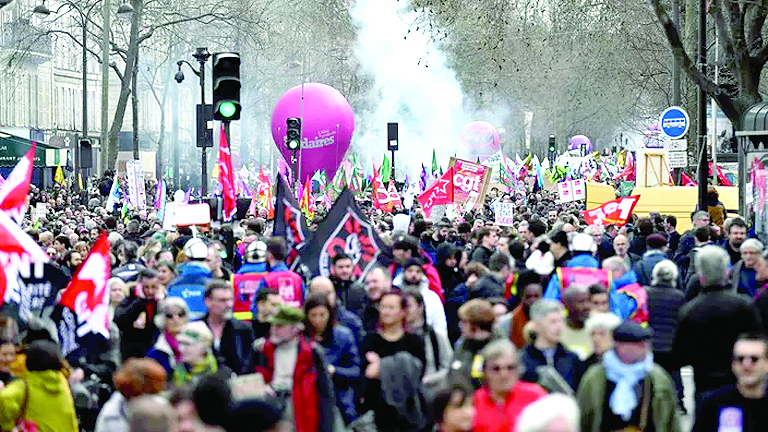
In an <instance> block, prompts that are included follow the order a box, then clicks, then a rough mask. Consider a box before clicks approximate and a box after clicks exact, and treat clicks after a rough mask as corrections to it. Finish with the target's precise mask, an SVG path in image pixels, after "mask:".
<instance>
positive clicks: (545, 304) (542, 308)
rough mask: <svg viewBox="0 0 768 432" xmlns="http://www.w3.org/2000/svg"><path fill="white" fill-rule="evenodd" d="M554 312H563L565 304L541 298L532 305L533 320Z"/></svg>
mask: <svg viewBox="0 0 768 432" xmlns="http://www.w3.org/2000/svg"><path fill="white" fill-rule="evenodd" d="M552 312H559V313H562V312H563V304H562V303H560V302H559V301H555V300H549V299H541V300H539V301H537V302H536V303H534V304H533V306H531V313H530V315H531V321H539V320H541V319H544V317H546V316H547V315H549V314H551V313H552Z"/></svg>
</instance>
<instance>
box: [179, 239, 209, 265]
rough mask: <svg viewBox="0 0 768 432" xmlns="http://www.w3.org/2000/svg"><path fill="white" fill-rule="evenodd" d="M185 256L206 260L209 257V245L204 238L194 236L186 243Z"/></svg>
mask: <svg viewBox="0 0 768 432" xmlns="http://www.w3.org/2000/svg"><path fill="white" fill-rule="evenodd" d="M183 252H184V256H185V257H187V258H189V259H191V260H204V259H206V258H208V246H207V245H206V244H205V242H204V241H203V240H202V239H199V238H193V239H189V240H187V242H186V243H184V249H183Z"/></svg>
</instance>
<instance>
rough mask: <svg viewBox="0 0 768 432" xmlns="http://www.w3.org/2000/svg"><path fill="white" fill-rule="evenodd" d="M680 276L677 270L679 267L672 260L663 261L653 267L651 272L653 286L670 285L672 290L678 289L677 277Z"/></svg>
mask: <svg viewBox="0 0 768 432" xmlns="http://www.w3.org/2000/svg"><path fill="white" fill-rule="evenodd" d="M679 275H680V271H679V270H678V269H677V265H676V264H675V263H674V262H672V261H671V260H668V259H665V260H661V261H659V262H658V263H656V265H655V266H653V270H652V271H651V285H659V284H661V283H665V284H669V285H670V286H671V287H672V288H675V287H677V277H678V276H679Z"/></svg>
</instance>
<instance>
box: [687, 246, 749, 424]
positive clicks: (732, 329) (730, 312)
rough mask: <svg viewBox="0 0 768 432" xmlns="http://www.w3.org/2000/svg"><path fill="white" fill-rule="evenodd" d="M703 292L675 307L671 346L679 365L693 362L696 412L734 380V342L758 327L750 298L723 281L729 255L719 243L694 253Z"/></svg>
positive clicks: (725, 276) (726, 273) (726, 272)
mask: <svg viewBox="0 0 768 432" xmlns="http://www.w3.org/2000/svg"><path fill="white" fill-rule="evenodd" d="M695 260H696V269H697V271H698V279H699V280H700V281H701V285H702V294H700V295H699V296H697V297H696V298H694V299H693V300H691V301H689V302H688V303H686V304H685V305H684V306H683V307H682V308H681V309H680V324H679V326H678V330H677V334H676V336H675V340H674V343H673V346H672V355H673V356H674V357H675V359H676V360H677V362H678V366H686V365H691V366H693V370H694V374H693V378H694V382H695V384H696V394H695V398H696V405H697V411H698V409H699V407H700V406H701V405H700V404H701V402H702V400H703V399H704V397H705V396H706V393H707V392H708V391H711V390H714V389H716V388H718V387H722V386H724V385H728V384H733V383H735V382H736V378H735V377H734V375H733V372H732V371H731V356H732V348H733V344H734V343H735V342H736V338H737V337H738V335H739V334H741V333H746V332H755V331H762V325H761V323H760V318H759V317H758V315H757V312H756V311H755V306H754V304H753V303H752V301H751V300H750V299H749V297H747V296H744V295H741V294H736V293H733V292H731V290H730V289H729V288H728V287H727V286H726V284H727V275H728V266H729V264H730V258H729V256H728V254H727V253H726V252H725V250H723V249H722V248H720V247H718V246H713V245H709V246H704V247H703V248H701V249H700V250H699V251H698V253H697V254H696V257H695Z"/></svg>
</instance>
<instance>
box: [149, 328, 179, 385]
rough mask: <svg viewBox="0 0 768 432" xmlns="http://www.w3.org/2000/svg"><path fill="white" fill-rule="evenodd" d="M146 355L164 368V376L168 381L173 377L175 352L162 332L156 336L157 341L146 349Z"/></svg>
mask: <svg viewBox="0 0 768 432" xmlns="http://www.w3.org/2000/svg"><path fill="white" fill-rule="evenodd" d="M146 356H147V357H149V358H151V359H153V360H155V361H156V362H158V363H160V366H162V367H163V369H165V376H166V377H167V378H168V380H169V381H170V380H171V378H173V369H174V368H175V367H176V354H175V353H174V352H173V348H171V344H169V343H168V341H167V340H166V339H165V335H164V334H160V336H158V337H157V341H155V344H154V345H153V346H152V348H151V349H150V350H149V351H147V355H146Z"/></svg>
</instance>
